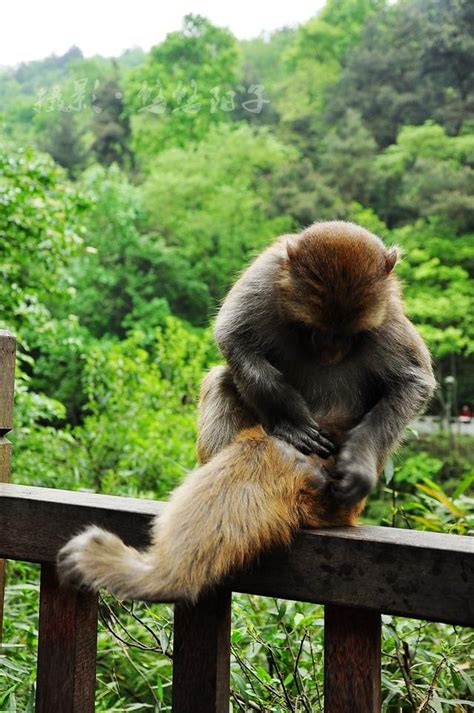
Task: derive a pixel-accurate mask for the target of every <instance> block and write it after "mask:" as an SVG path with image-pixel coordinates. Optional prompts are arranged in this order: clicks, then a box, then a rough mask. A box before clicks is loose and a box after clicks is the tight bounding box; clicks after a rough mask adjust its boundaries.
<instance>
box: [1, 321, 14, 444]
mask: <svg viewBox="0 0 474 713" xmlns="http://www.w3.org/2000/svg"><path fill="white" fill-rule="evenodd" d="M15 349H16V340H15V337H14V336H13V334H10V332H6V331H5V330H3V329H0V434H2V435H4V433H5V432H8V431H10V430H11V429H12V427H13V393H14V390H15Z"/></svg>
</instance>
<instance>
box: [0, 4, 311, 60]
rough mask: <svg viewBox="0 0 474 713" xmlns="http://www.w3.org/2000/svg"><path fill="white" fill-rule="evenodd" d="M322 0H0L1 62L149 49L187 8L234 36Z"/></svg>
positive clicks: (275, 23)
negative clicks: (71, 51) (74, 50)
mask: <svg viewBox="0 0 474 713" xmlns="http://www.w3.org/2000/svg"><path fill="white" fill-rule="evenodd" d="M322 5H324V0H291V1H290V2H284V1H283V0H280V2H278V0H260V2H259V0H253V1H252V0H237V1H236V0H131V1H130V2H123V1H121V0H81V1H80V2H77V1H74V0H73V1H71V0H3V2H2V3H1V9H0V65H13V64H17V63H18V62H22V61H23V62H25V61H28V60H32V59H42V58H43V57H47V56H48V55H50V54H53V53H54V54H58V55H61V54H64V52H66V51H67V50H68V49H69V47H71V45H77V46H78V47H80V48H81V50H82V51H83V53H84V54H85V55H86V56H90V55H93V54H102V55H105V56H112V55H113V56H115V55H119V54H120V53H121V52H122V51H123V50H125V49H127V48H129V47H134V46H139V47H143V49H145V50H148V49H149V48H150V47H151V46H152V45H154V44H157V43H158V42H160V41H161V40H162V39H163V38H164V37H165V35H166V34H167V33H168V32H171V31H173V30H177V29H179V27H180V25H181V20H182V18H183V16H184V15H186V14H188V13H190V12H192V13H195V14H199V15H204V16H205V17H208V18H209V19H210V20H211V22H213V23H214V24H216V25H221V26H224V27H228V28H229V29H230V30H231V31H232V32H233V33H234V34H235V35H236V36H237V37H238V38H239V39H243V38H249V37H255V36H256V35H258V34H260V32H261V31H262V30H274V29H276V28H278V27H282V26H284V25H295V24H298V23H300V22H304V21H305V20H308V19H309V18H310V17H312V16H313V15H315V14H316V12H317V11H318V10H319V8H321V7H322Z"/></svg>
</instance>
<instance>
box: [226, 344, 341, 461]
mask: <svg viewBox="0 0 474 713" xmlns="http://www.w3.org/2000/svg"><path fill="white" fill-rule="evenodd" d="M226 356H227V360H228V363H229V366H230V369H231V372H232V377H233V379H234V383H235V385H236V387H237V389H238V391H239V393H240V395H241V397H242V399H243V401H244V402H245V403H246V404H247V405H248V406H250V408H251V409H252V410H253V411H254V412H255V413H256V415H257V416H258V418H259V420H260V422H261V423H262V425H263V426H264V427H265V429H266V430H267V431H268V432H269V433H271V434H273V435H275V436H277V437H279V438H282V439H283V440H284V441H287V442H289V443H291V444H292V445H293V446H295V448H297V449H298V450H299V451H301V452H302V453H304V454H306V455H309V454H310V453H316V454H317V455H319V456H320V457H321V458H328V457H329V456H330V455H331V453H333V452H334V446H333V444H332V443H331V442H330V441H329V440H328V438H326V434H325V433H324V432H322V431H321V429H319V427H318V425H317V424H316V423H315V421H314V420H313V417H312V415H311V412H310V410H309V408H308V406H307V404H306V401H305V400H304V398H303V397H302V396H301V394H300V393H299V392H298V391H297V390H296V389H294V388H293V387H292V386H291V385H290V384H288V383H287V382H286V380H285V378H284V376H283V374H282V373H281V372H280V371H279V370H278V369H277V368H276V367H274V366H273V365H272V364H270V362H269V361H268V360H267V359H265V357H263V356H261V355H259V354H257V353H255V352H254V353H251V352H250V351H246V350H244V349H233V350H230V351H229V352H228V353H227V354H226Z"/></svg>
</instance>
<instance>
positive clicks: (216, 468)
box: [58, 426, 361, 601]
mask: <svg viewBox="0 0 474 713" xmlns="http://www.w3.org/2000/svg"><path fill="white" fill-rule="evenodd" d="M325 486H326V478H325V476H324V471H323V470H321V469H320V461H319V459H317V458H316V457H311V458H307V457H304V456H302V455H300V454H299V453H298V452H297V451H296V450H295V449H294V448H292V447H291V446H288V445H287V444H285V443H283V442H282V441H279V440H278V439H275V438H272V437H271V436H268V435H267V434H265V432H264V430H263V429H262V428H261V427H260V426H256V427H254V428H252V429H247V430H244V431H242V432H241V433H240V434H239V435H238V437H237V439H236V440H235V441H234V442H233V443H231V444H230V445H228V446H226V447H225V448H224V449H223V450H222V451H220V453H218V454H217V455H215V456H214V457H213V458H212V460H210V461H209V462H208V463H206V464H204V465H203V466H201V467H200V468H198V469H197V470H195V471H194V472H192V473H191V474H190V475H188V477H187V478H186V479H185V481H184V482H183V484H182V485H181V486H179V487H178V488H177V489H176V490H175V491H174V492H173V494H172V495H171V498H170V502H169V504H168V506H167V508H166V510H165V512H164V514H163V515H161V516H159V517H157V518H156V520H155V522H154V525H153V530H152V544H151V545H150V547H149V548H148V549H147V550H145V551H142V552H139V551H137V550H135V549H133V548H132V547H127V546H126V545H125V544H124V543H123V542H122V541H121V540H120V539H119V538H118V537H117V536H116V535H113V534H112V533H110V532H106V531H105V530H102V529H100V528H98V527H95V526H92V527H89V528H88V529H87V530H86V531H85V532H83V533H81V534H79V535H77V536H76V537H75V538H73V539H72V540H71V541H70V542H69V543H68V544H67V545H66V546H65V547H63V549H62V550H61V551H60V553H59V556H58V567H59V574H60V576H61V579H62V581H63V582H74V583H76V584H79V585H83V586H87V587H89V588H92V589H99V588H100V587H107V589H109V590H110V591H111V592H112V593H114V594H115V595H116V596H118V597H123V598H125V597H131V598H144V599H153V600H155V601H156V600H160V601H175V600H180V599H186V600H191V601H195V600H196V599H197V598H198V597H199V595H200V594H201V592H202V591H203V590H205V589H208V588H210V587H212V586H214V585H216V584H218V583H219V582H221V581H222V580H223V579H224V577H225V576H226V575H227V574H228V573H229V572H233V571H235V570H236V569H237V568H239V567H241V566H243V565H245V564H247V563H248V562H250V561H251V560H252V559H254V558H255V557H256V556H257V555H258V554H260V553H261V552H262V551H263V550H266V549H268V548H270V547H274V546H282V545H288V544H290V542H291V540H292V538H293V536H294V533H295V532H296V530H297V529H298V528H300V527H313V528H314V527H321V526H325V525H352V524H354V523H355V519H356V516H357V514H358V512H359V511H360V509H361V504H359V505H358V506H357V507H355V508H344V507H341V506H335V505H334V504H331V500H330V498H329V497H328V495H327V494H326V491H325Z"/></svg>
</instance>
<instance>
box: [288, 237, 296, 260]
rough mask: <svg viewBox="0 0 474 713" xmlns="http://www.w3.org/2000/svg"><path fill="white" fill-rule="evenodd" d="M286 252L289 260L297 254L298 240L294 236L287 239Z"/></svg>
mask: <svg viewBox="0 0 474 713" xmlns="http://www.w3.org/2000/svg"><path fill="white" fill-rule="evenodd" d="M286 254H287V255H288V259H289V260H293V258H294V257H295V255H296V240H295V239H294V238H288V240H287V241H286Z"/></svg>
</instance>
